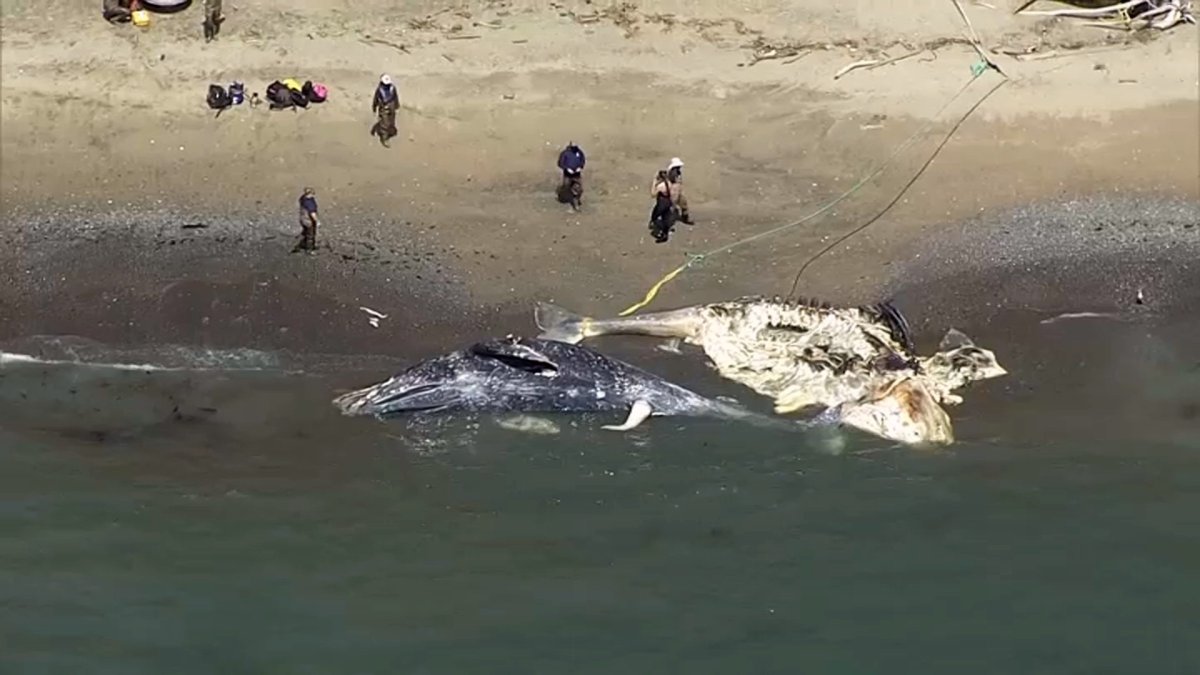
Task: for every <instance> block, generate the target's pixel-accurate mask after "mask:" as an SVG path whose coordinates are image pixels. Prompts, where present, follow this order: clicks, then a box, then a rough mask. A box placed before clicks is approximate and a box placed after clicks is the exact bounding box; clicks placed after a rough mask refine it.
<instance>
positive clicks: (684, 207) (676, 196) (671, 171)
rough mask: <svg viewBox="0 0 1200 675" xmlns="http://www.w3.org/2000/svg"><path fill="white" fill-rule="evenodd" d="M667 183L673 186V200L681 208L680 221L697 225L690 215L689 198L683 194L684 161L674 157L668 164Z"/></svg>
mask: <svg viewBox="0 0 1200 675" xmlns="http://www.w3.org/2000/svg"><path fill="white" fill-rule="evenodd" d="M667 182H668V183H670V184H671V199H672V201H674V202H675V206H678V207H679V219H680V220H682V221H683V222H685V223H687V224H688V225H695V224H696V223H694V222H693V221H692V216H691V215H690V214H689V213H688V203H687V197H685V196H684V194H683V160H682V159H679V158H678V157H672V158H671V163H670V164H667Z"/></svg>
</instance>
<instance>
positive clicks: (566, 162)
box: [558, 141, 587, 188]
mask: <svg viewBox="0 0 1200 675" xmlns="http://www.w3.org/2000/svg"><path fill="white" fill-rule="evenodd" d="M585 164H587V158H586V157H585V156H584V154H583V149H582V148H580V147H579V146H578V145H575V141H571V142H570V143H567V147H565V148H563V151H562V152H560V153H558V168H560V169H562V187H564V188H565V187H567V185H568V184H569V183H570V180H571V178H572V177H575V178H576V179H578V180H580V181H581V182H582V180H583V167H584V165H585Z"/></svg>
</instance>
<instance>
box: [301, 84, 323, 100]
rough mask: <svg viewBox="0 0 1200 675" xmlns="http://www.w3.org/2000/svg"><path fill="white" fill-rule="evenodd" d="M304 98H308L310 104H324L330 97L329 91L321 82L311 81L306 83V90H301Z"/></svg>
mask: <svg viewBox="0 0 1200 675" xmlns="http://www.w3.org/2000/svg"><path fill="white" fill-rule="evenodd" d="M301 91H303V92H304V96H305V97H307V98H308V101H309V103H322V102H324V101H325V99H326V97H328V96H329V90H328V89H326V88H325V85H323V84H321V83H320V82H313V81H312V80H309V81H307V82H305V83H304V88H303V89H301Z"/></svg>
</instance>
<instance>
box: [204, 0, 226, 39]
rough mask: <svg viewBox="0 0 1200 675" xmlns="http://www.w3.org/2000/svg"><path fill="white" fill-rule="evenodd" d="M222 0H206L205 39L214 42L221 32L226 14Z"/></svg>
mask: <svg viewBox="0 0 1200 675" xmlns="http://www.w3.org/2000/svg"><path fill="white" fill-rule="evenodd" d="M221 4H222V0H204V41H205V42H212V41H213V40H215V39H217V33H220V32H221V24H223V23H225V14H224V13H223V12H222V11H221Z"/></svg>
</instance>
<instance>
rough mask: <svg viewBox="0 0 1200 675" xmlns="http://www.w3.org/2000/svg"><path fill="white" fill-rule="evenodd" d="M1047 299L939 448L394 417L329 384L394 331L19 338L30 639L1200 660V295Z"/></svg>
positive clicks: (61, 659) (604, 655) (16, 549)
mask: <svg viewBox="0 0 1200 675" xmlns="http://www.w3.org/2000/svg"><path fill="white" fill-rule="evenodd" d="M1044 321H1046V318H1045V317H1031V316H1023V315H1020V314H1014V315H1013V316H1010V317H1008V320H1007V322H1006V324H1005V326H1006V327H1005V328H1004V331H1003V332H1002V333H1001V332H999V329H997V331H998V332H997V334H996V335H995V336H990V337H989V336H988V335H986V334H984V335H975V336H974V337H976V339H977V340H979V341H980V343H981V344H983V345H984V346H987V347H990V348H993V349H995V351H996V352H997V354H998V356H999V358H1000V360H1001V363H1003V364H1004V365H1005V366H1006V367H1007V368H1009V370H1010V371H1011V373H1012V374H1011V376H1010V377H1008V378H1004V379H1002V380H995V381H992V382H989V383H986V384H983V385H978V386H975V387H973V388H971V389H969V390H967V391H966V392H965V393H964V395H965V397H966V399H967V401H966V403H964V404H963V405H962V406H961V407H959V408H957V409H954V410H953V411H952V412H953V415H954V418H955V423H956V428H957V431H958V435H959V436H960V439H961V440H960V442H959V443H957V444H955V445H954V446H952V447H951V448H949V449H946V450H943V451H938V452H930V451H919V450H914V449H911V448H903V447H897V446H895V445H892V444H889V443H886V442H881V441H879V440H877V439H872V438H868V437H864V436H859V435H854V434H849V435H847V436H846V437H845V439H844V443H842V444H830V443H828V441H827V439H825V440H822V439H821V438H820V437H818V436H817V435H815V434H814V435H808V434H803V433H801V434H795V433H779V432H775V431H771V430H764V429H760V428H757V427H753V426H748V425H739V424H735V423H729V422H721V421H714V420H691V419H686V420H680V419H661V418H655V419H652V420H650V421H649V422H648V423H647V424H645V425H643V426H642V427H640V428H638V429H636V430H634V431H632V432H629V433H627V434H614V433H612V432H605V431H602V430H599V429H598V427H599V425H600V424H602V423H605V422H607V421H609V420H607V419H599V418H591V417H578V418H565V417H554V416H544V417H545V418H546V419H548V420H550V421H552V422H554V423H555V424H556V425H557V427H558V433H547V434H537V433H526V432H519V431H513V430H510V429H507V428H503V427H501V426H500V425H499V424H497V420H495V419H492V418H487V417H483V418H451V419H448V420H445V421H443V422H439V423H432V424H424V425H405V424H403V423H399V422H387V423H385V422H379V421H375V420H369V419H363V418H353V419H351V418H343V417H341V416H339V415H338V414H337V413H336V411H335V410H334V409H333V408H332V406H331V405H330V403H329V401H330V399H331V398H332V397H333V396H334V395H335V394H336V393H337V391H338V390H339V389H342V388H348V387H354V386H361V385H365V384H369V383H371V382H375V381H377V380H379V379H382V378H383V377H386V376H387V375H388V374H390V373H391V372H392V371H394V370H397V369H399V368H400V367H401V366H402V365H403V363H402V362H400V361H396V360H393V359H384V358H368V357H354V356H341V357H329V356H322V357H316V356H297V355H294V354H272V353H264V352H249V351H243V352H212V351H205V350H198V349H188V348H180V347H160V348H156V349H141V350H124V351H123V350H117V349H112V348H109V347H106V346H104V345H97V344H94V343H89V342H87V341H82V340H74V339H65V338H31V339H29V340H24V341H18V342H16V343H13V344H9V345H6V346H4V351H5V354H7V356H6V357H4V358H3V359H2V360H0V409H2V410H3V411H4V412H3V418H2V419H0V494H2V495H3V497H2V499H0V564H2V569H3V574H0V605H2V606H3V607H4V611H3V612H2V613H0V645H2V647H0V670H2V671H3V672H6V673H95V674H100V673H104V674H107V673H113V674H117V673H120V674H122V675H128V674H134V673H154V674H161V673H172V674H184V673H204V674H209V673H215V672H221V673H413V674H416V673H455V674H462V673H522V674H524V673H552V672H553V673H564V672H565V673H796V672H813V673H826V674H835V673H838V674H840V673H847V674H850V673H853V674H859V673H908V672H913V673H918V672H919V673H922V674H928V673H956V674H958V673H965V672H970V673H997V674H1004V675H1011V674H1013V673H1054V674H1064V673H1089V674H1095V673H1158V674H1166V673H1180V674H1182V673H1195V672H1200V646H1198V645H1197V643H1196V641H1195V639H1194V637H1195V629H1196V626H1197V622H1198V621H1200V537H1198V536H1197V531H1198V528H1197V526H1198V525H1200V515H1198V514H1200V356H1198V355H1197V353H1196V350H1195V346H1196V345H1197V344H1200V322H1197V321H1195V320H1192V319H1188V320H1174V321H1172V322H1161V321H1159V322H1147V321H1143V320H1141V319H1138V318H1137V317H1117V318H1112V317H1073V318H1070V317H1068V318H1061V319H1059V320H1055V321H1050V322H1044ZM1001 336H1002V337H1003V338H1004V339H1003V340H1001V339H1000V337H1001ZM21 355H24V356H21ZM643 357H644V358H643V359H642V360H641V361H640V364H639V365H643V366H645V367H649V368H651V369H654V370H657V371H659V372H664V371H665V370H668V369H669V370H671V371H672V372H674V371H678V370H680V369H686V368H689V367H690V368H694V369H702V368H703V367H702V366H701V365H699V360H698V359H695V358H693V359H691V360H692V361H694V364H693V365H687V364H686V361H681V360H680V357H678V356H670V355H667V354H654V353H653V352H652V350H647V352H645V353H644V354H643ZM98 364H108V365H98ZM112 364H127V366H123V367H113V365H112ZM742 395H743V398H744V399H749V398H750V397H749V395H748V394H745V393H744V392H743V394H742Z"/></svg>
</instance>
